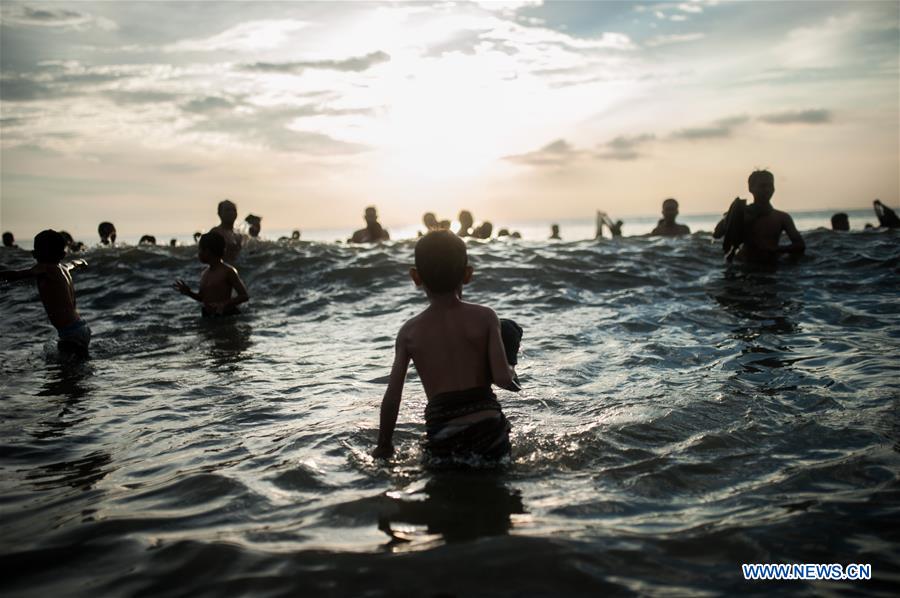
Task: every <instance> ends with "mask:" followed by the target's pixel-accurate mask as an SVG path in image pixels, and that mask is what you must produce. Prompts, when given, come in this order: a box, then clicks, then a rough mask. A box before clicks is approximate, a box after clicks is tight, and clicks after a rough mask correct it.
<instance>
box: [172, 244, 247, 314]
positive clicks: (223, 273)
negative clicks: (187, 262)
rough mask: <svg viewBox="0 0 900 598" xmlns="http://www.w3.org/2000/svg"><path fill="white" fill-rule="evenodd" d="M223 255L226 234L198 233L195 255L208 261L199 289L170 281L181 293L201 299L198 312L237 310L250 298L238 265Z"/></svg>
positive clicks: (202, 261)
mask: <svg viewBox="0 0 900 598" xmlns="http://www.w3.org/2000/svg"><path fill="white" fill-rule="evenodd" d="M224 255H225V238H224V237H223V236H222V235H220V234H217V233H214V232H208V233H206V234H205V235H203V236H201V237H200V242H199V243H198V251H197V258H198V259H199V260H200V262H201V263H204V264H206V265H207V267H206V268H205V269H204V270H203V274H201V275H200V289H199V290H198V292H196V293H195V292H194V291H192V290H191V288H190V287H189V286H188V285H187V284H186V283H185V282H184V281H183V280H181V279H178V280H176V281H175V284H174V285H172V286H173V288H174V289H175V290H176V291H178V292H179V293H181V294H182V295H187V296H188V297H190V298H191V299H194V300H195V301H199V302H200V303H202V304H203V307H202V308H201V312H200V313H201V314H202V315H203V317H206V318H210V317H215V316H233V315H235V314H239V313H241V312H240V310H239V309H238V308H237V306H238V305H240V304H241V303H244V302H246V301H247V300H249V299H250V296H249V295H248V294H247V287H246V286H245V285H244V281H243V280H241V277H240V276H239V275H238V271H237V269H235V267H234V266H231V265H229V264H226V263H225V262H223V261H222V258H223V256H224Z"/></svg>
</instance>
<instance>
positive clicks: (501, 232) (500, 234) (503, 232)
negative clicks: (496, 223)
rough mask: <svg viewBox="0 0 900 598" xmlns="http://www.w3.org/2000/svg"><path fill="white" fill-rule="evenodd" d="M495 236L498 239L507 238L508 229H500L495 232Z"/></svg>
mask: <svg viewBox="0 0 900 598" xmlns="http://www.w3.org/2000/svg"><path fill="white" fill-rule="evenodd" d="M497 236H498V237H508V236H509V229H508V228H501V229H500V230H499V231H498V232H497Z"/></svg>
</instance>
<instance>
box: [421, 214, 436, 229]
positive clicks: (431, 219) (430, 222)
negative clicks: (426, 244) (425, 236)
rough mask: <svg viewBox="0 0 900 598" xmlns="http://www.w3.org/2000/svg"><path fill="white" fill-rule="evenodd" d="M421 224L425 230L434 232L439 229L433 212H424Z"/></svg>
mask: <svg viewBox="0 0 900 598" xmlns="http://www.w3.org/2000/svg"><path fill="white" fill-rule="evenodd" d="M422 224H424V225H425V228H427V229H428V230H436V229H438V228H440V223H438V219H437V216H435V215H434V212H425V214H424V215H423V216H422Z"/></svg>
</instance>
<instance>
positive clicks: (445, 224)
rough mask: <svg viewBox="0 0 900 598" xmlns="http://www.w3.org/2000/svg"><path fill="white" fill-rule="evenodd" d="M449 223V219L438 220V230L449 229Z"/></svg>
mask: <svg viewBox="0 0 900 598" xmlns="http://www.w3.org/2000/svg"><path fill="white" fill-rule="evenodd" d="M451 224H452V223H451V222H450V221H449V220H441V221H440V222H438V230H450V226H451Z"/></svg>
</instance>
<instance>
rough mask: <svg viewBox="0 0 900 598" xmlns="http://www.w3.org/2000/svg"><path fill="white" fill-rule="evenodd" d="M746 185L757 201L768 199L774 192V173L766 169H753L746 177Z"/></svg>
mask: <svg viewBox="0 0 900 598" xmlns="http://www.w3.org/2000/svg"><path fill="white" fill-rule="evenodd" d="M747 187H748V188H749V189H750V193H752V194H753V199H756V200H757V201H769V200H770V199H772V195H774V194H775V175H773V174H772V173H771V172H769V171H768V170H754V171H753V172H751V173H750V178H748V179H747Z"/></svg>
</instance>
